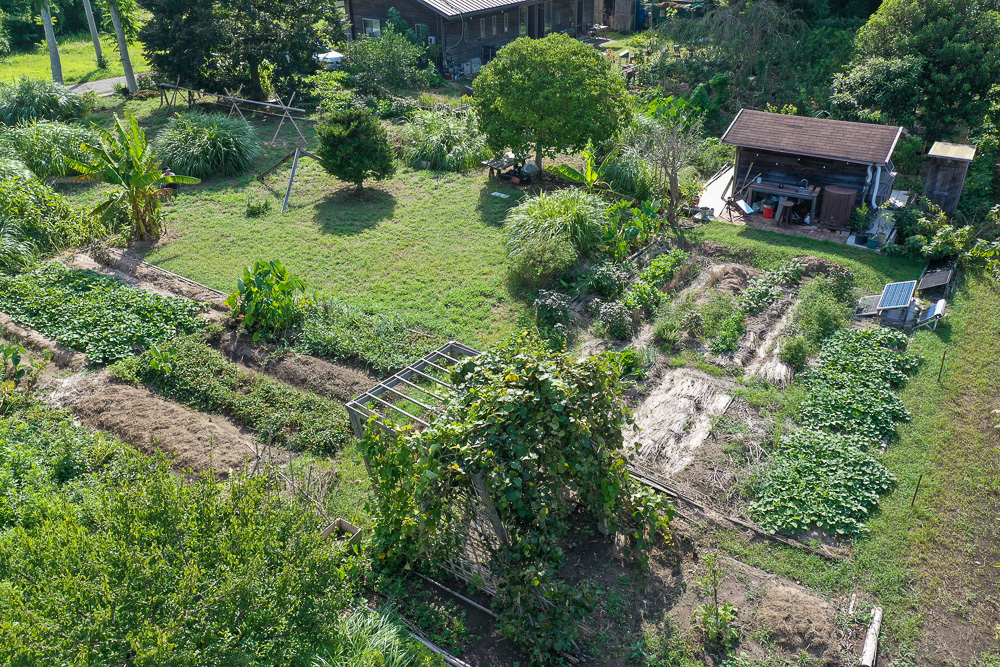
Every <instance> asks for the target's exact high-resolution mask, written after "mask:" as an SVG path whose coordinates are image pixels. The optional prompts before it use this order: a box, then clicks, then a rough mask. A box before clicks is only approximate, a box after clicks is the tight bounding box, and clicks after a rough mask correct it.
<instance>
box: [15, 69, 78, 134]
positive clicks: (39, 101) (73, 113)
mask: <svg viewBox="0 0 1000 667" xmlns="http://www.w3.org/2000/svg"><path fill="white" fill-rule="evenodd" d="M87 111H88V104H87V100H86V99H85V98H84V97H83V96H82V95H78V94H76V93H74V92H72V91H71V90H70V89H69V88H67V87H66V86H63V85H60V84H58V83H53V82H51V81H35V80H32V79H29V78H28V77H26V76H23V77H21V78H20V79H19V80H17V81H16V82H14V83H3V82H0V124H2V125H8V126H13V125H17V124H19V123H24V122H28V121H32V120H62V121H67V120H76V119H77V118H80V117H82V116H83V115H84V114H86V113H87Z"/></svg>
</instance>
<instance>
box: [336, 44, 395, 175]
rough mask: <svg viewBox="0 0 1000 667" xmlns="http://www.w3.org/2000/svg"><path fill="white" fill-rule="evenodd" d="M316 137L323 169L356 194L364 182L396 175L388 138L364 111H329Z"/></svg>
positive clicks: (346, 109)
mask: <svg viewBox="0 0 1000 667" xmlns="http://www.w3.org/2000/svg"><path fill="white" fill-rule="evenodd" d="M359 41H370V40H359ZM352 43H353V42H352ZM316 135H317V137H318V138H319V148H317V149H316V156H317V157H318V158H319V162H320V164H321V165H322V166H323V169H325V170H326V171H327V172H329V173H331V174H333V175H334V176H336V177H337V178H339V179H340V180H342V181H347V182H348V183H354V185H355V186H356V187H357V189H358V192H360V191H361V190H362V188H363V187H364V182H365V181H369V180H376V181H384V180H385V179H387V178H390V177H391V176H393V174H395V173H396V162H395V158H394V155H393V151H392V146H391V145H390V144H389V136H388V135H387V134H386V131H385V128H384V127H382V126H381V125H380V124H379V122H378V119H376V118H375V117H374V116H372V114H371V112H369V111H368V110H367V109H364V108H360V109H359V108H356V107H352V106H345V107H343V108H334V109H331V110H330V111H328V112H326V113H324V114H323V115H322V116H321V117H320V120H319V123H318V124H317V126H316Z"/></svg>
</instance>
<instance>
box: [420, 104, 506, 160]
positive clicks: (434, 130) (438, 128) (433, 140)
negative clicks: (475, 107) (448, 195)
mask: <svg viewBox="0 0 1000 667" xmlns="http://www.w3.org/2000/svg"><path fill="white" fill-rule="evenodd" d="M403 140H404V141H405V144H404V146H403V159H404V160H405V161H406V162H407V163H408V164H409V165H410V166H411V167H421V166H426V167H427V168H429V169H435V170H438V171H464V170H466V169H471V168H473V167H476V166H478V165H479V163H481V162H482V161H483V160H488V159H489V158H490V157H492V156H493V152H492V151H490V149H489V148H487V147H486V137H485V136H484V135H483V134H481V133H480V132H479V126H478V120H477V119H476V114H475V112H469V113H468V114H466V115H465V116H464V117H458V116H456V115H455V114H454V113H451V112H448V111H418V112H416V113H415V114H414V116H413V120H411V121H410V123H409V124H408V125H407V126H406V128H405V129H404V130H403ZM423 163H426V165H424V164H423Z"/></svg>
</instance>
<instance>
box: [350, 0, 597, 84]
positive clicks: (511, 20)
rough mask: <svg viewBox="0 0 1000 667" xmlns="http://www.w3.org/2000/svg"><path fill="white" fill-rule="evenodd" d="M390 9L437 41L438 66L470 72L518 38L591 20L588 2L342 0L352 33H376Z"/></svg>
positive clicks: (573, 29) (575, 30)
mask: <svg viewBox="0 0 1000 667" xmlns="http://www.w3.org/2000/svg"><path fill="white" fill-rule="evenodd" d="M390 7H395V8H396V10H397V11H399V13H400V14H401V15H402V17H403V18H404V19H405V20H406V21H407V22H408V23H409V24H410V25H411V26H413V27H414V28H418V29H419V30H418V32H422V33H423V34H426V35H428V42H429V43H430V44H433V45H437V47H438V49H437V50H438V51H439V52H440V54H441V55H440V57H439V64H440V65H442V66H443V67H444V68H445V69H448V68H450V67H455V68H456V71H465V70H466V68H465V64H466V63H469V65H470V67H471V68H472V69H473V70H475V67H476V65H483V64H485V63H487V62H488V61H489V60H490V59H491V58H492V57H493V55H494V54H495V53H496V51H497V50H498V49H500V47H502V46H504V45H505V44H508V43H510V42H512V41H514V40H515V39H517V38H518V37H544V36H545V35H547V34H549V33H552V32H565V33H567V34H570V35H578V34H582V33H584V32H585V31H586V29H587V28H588V27H589V26H590V25H592V24H593V23H594V0H544V1H542V2H539V1H538V0H396V1H395V2H390V1H389V0H345V5H344V11H345V12H346V13H347V17H348V23H349V24H350V26H351V33H352V37H354V38H359V37H363V36H365V35H368V36H378V35H379V34H380V33H381V31H382V29H383V28H384V27H385V25H386V21H387V19H388V11H389V8H390ZM476 60H478V61H479V62H478V63H476V62H475V61H476Z"/></svg>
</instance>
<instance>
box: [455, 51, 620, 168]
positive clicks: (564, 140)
mask: <svg viewBox="0 0 1000 667" xmlns="http://www.w3.org/2000/svg"><path fill="white" fill-rule="evenodd" d="M473 90H474V91H475V97H474V104H475V107H476V111H477V113H478V114H479V127H480V129H481V130H482V131H483V133H484V134H485V135H486V138H487V142H488V144H489V147H490V148H491V149H492V150H494V151H497V152H500V151H503V150H507V149H510V150H512V151H514V153H515V154H517V155H519V156H527V155H530V154H531V153H532V152H534V154H535V163H536V165H537V166H538V167H539V168H541V166H542V156H543V155H544V156H548V157H552V156H554V155H555V154H556V153H559V152H567V151H572V152H575V151H580V150H583V149H584V148H586V146H587V144H588V143H589V142H591V141H593V142H594V143H595V144H599V143H601V142H604V141H606V140H608V139H609V138H610V137H611V136H612V135H614V133H615V132H616V131H617V130H618V128H619V127H620V126H621V124H622V123H623V122H625V121H626V120H628V115H629V109H628V93H627V92H626V90H625V81H624V79H622V77H621V76H620V75H618V74H617V73H616V72H614V71H612V69H611V63H610V62H609V61H608V59H607V58H605V57H604V56H602V55H601V54H600V53H598V52H597V51H596V50H594V49H593V48H591V47H589V46H587V45H586V44H584V43H582V42H580V41H578V40H575V39H573V38H571V37H569V36H567V35H563V34H552V35H549V36H548V37H546V38H544V39H529V38H527V37H522V38H520V39H518V40H515V41H514V42H512V43H510V44H508V45H507V46H505V47H504V48H503V49H502V50H501V51H500V52H499V53H498V54H497V57H496V58H495V59H493V60H492V61H491V62H490V63H489V64H487V65H486V66H485V67H483V69H482V70H481V71H480V73H479V76H478V77H477V78H476V81H475V83H474V84H473Z"/></svg>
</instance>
